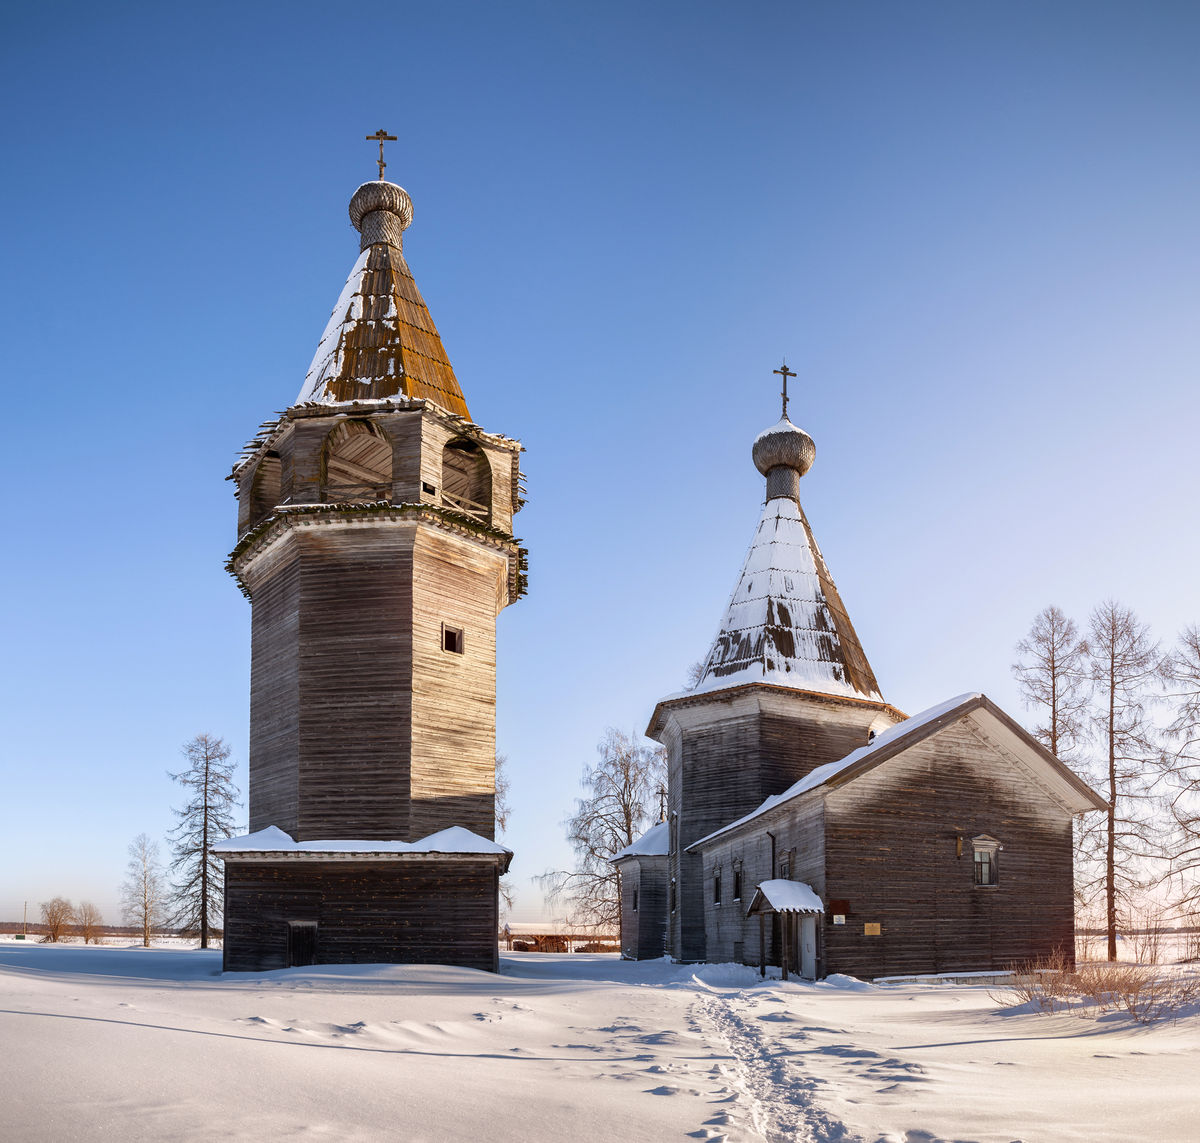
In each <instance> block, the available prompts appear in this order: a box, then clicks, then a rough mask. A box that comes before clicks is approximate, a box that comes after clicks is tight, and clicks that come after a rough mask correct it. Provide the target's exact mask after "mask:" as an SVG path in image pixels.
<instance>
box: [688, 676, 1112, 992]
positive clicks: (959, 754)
mask: <svg viewBox="0 0 1200 1143" xmlns="http://www.w3.org/2000/svg"><path fill="white" fill-rule="evenodd" d="M983 704H986V705H983ZM1013 729H1014V727H1013V724H1011V721H1010V720H1007V716H1005V715H1003V713H1002V712H999V711H997V710H996V708H994V707H992V705H991V704H990V703H987V700H982V702H981V703H980V704H976V705H975V707H974V709H973V710H970V711H967V712H966V713H963V714H960V715H958V716H956V717H953V718H951V719H950V720H949V721H943V722H940V723H937V724H935V725H933V726H931V727H930V728H928V732H927V733H923V734H921V735H913V736H911V737H912V740H911V741H910V742H909V743H907V744H905V745H902V747H901V748H899V749H898V750H896V751H895V752H892V753H890V754H887V755H886V756H885V757H883V758H882V760H879V761H877V762H873V763H872V764H871V765H870V766H866V765H864V766H863V767H860V768H859V769H858V770H857V771H854V772H851V771H848V772H847V773H846V775H844V776H841V775H839V776H838V778H837V779H835V780H834V781H833V782H830V783H828V784H826V785H823V786H819V787H817V788H815V789H813V790H811V791H809V792H808V793H805V794H802V795H800V796H798V797H796V798H793V799H791V800H789V801H786V802H783V803H780V804H779V805H777V806H775V807H774V808H772V809H769V810H767V811H765V812H763V813H762V814H759V815H756V816H755V817H754V818H752V819H751V820H750V821H748V822H746V823H743V824H741V825H739V826H736V827H734V828H731V829H728V830H725V831H723V832H722V833H720V834H718V835H717V836H716V837H714V838H711V839H709V840H706V841H704V842H702V843H701V844H700V845H698V846H697V847H696V849H697V851H698V852H699V854H700V855H701V856H702V859H703V876H704V879H705V883H706V884H710V883H711V881H712V878H713V876H714V875H715V874H716V873H717V872H718V871H721V872H722V874H723V876H728V873H725V872H724V871H726V870H728V869H731V868H732V867H733V865H734V863H735V862H740V863H741V866H742V871H743V872H742V876H743V884H744V885H749V884H756V883H757V882H758V881H761V880H763V879H765V876H766V874H767V871H768V870H770V868H771V857H770V854H771V847H772V841H771V837H770V835H771V834H774V837H775V840H774V847H775V852H776V863H775V869H774V871H773V875H774V876H779V875H780V865H781V863H782V859H783V858H784V857H786V859H787V862H788V870H789V872H788V874H787V876H789V877H790V878H792V879H793V880H797V881H804V882H807V883H808V884H809V885H811V886H812V887H813V889H814V890H815V891H816V892H817V893H818V895H819V896H820V897H821V898H822V899H823V900H824V901H825V904H826V915H825V918H824V921H823V922H822V924H823V935H822V940H821V942H820V946H821V950H822V951H821V963H820V966H819V974H822V975H823V974H825V973H828V972H842V973H847V974H850V975H853V976H859V977H866V978H871V977H876V976H887V975H896V974H903V973H931V972H970V971H983V970H1002V969H1004V968H1005V967H1007V966H1008V965H1010V964H1011V963H1013V962H1015V961H1019V960H1025V959H1029V958H1032V957H1037V956H1044V955H1049V954H1050V953H1052V952H1058V951H1061V952H1062V953H1063V954H1064V955H1066V956H1067V957H1068V959H1070V958H1072V957H1073V950H1074V898H1073V877H1072V846H1071V827H1072V819H1073V816H1074V814H1075V813H1077V812H1080V811H1081V810H1082V809H1084V808H1096V806H1097V804H1098V803H1099V799H1098V798H1097V797H1096V795H1095V794H1093V793H1091V791H1088V790H1087V788H1086V787H1085V786H1083V784H1082V783H1080V782H1078V779H1074V778H1073V776H1071V775H1069V773H1066V772H1064V771H1065V768H1063V767H1061V764H1060V763H1057V761H1056V760H1050V761H1051V762H1053V767H1051V766H1050V765H1049V764H1048V763H1047V759H1048V756H1046V755H1045V752H1044V751H1042V750H1041V748H1040V746H1038V744H1037V743H1036V742H1033V741H1032V740H1030V739H1028V736H1027V735H1024V732H1023V731H1019V728H1016V729H1017V734H1013V733H1012V730H1013ZM885 753H886V752H885ZM852 769H853V768H852ZM980 834H987V835H990V836H992V837H995V838H996V839H998V841H999V842H1000V845H1001V846H1002V847H1003V848H1002V852H1001V853H1000V855H999V880H998V882H997V884H996V885H995V886H994V887H992V886H976V885H975V884H974V878H973V870H972V862H971V847H970V844H969V839H970V838H971V837H974V836H977V835H980ZM959 838H962V839H964V842H966V844H965V845H963V846H962V847H961V848H960V846H959V844H958V839H959ZM960 854H961V855H960ZM747 879H757V880H750V881H748V880H747ZM838 916H844V918H845V923H844V924H839V923H837V922H836V918H837V917H838ZM867 926H878V935H874V932H873V930H872V931H870V932H869V931H868V929H867ZM739 930H740V940H741V942H742V947H743V950H744V954H743V959H745V960H746V961H747V962H749V963H755V962H756V961H757V957H758V955H759V948H758V944H757V942H758V923H757V919H755V918H746V917H745V916H744V915H741V916H740V917H739V916H738V915H737V914H734V913H733V912H728V913H726V912H724V907H722V911H721V912H720V915H717V910H716V909H715V908H713V907H712V906H711V904H710V906H709V915H708V916H706V932H707V934H708V938H709V943H708V947H707V949H706V955H707V957H708V959H726V958H728V957H729V956H730V955H731V952H732V950H733V948H734V946H735V945H736V944H737V942H738V940H739ZM768 939H769V938H768ZM777 957H778V950H777V949H775V948H768V949H767V960H768V962H774V961H776V960H777Z"/></svg>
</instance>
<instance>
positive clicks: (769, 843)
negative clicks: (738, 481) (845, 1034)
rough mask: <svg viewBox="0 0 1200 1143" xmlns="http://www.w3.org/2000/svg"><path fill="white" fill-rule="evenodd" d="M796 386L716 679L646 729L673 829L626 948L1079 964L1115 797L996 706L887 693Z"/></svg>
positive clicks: (633, 905)
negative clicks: (824, 517)
mask: <svg viewBox="0 0 1200 1143" xmlns="http://www.w3.org/2000/svg"><path fill="white" fill-rule="evenodd" d="M776 372H781V371H779V370H777V371H776ZM782 372H783V373H784V385H785V396H784V413H783V418H782V419H781V420H780V421H779V422H778V423H777V424H775V425H773V426H772V427H771V428H769V429H767V430H766V431H765V432H763V433H761V434H760V435H759V437H758V438H757V439H756V440H755V442H754V448H753V459H754V463H755V465H756V466H757V468H758V470H759V472H761V473H762V474H763V475H764V476H765V477H766V498H765V504H764V507H763V510H762V515H761V518H760V520H759V523H758V527H757V530H756V532H755V535H754V540H753V542H752V544H751V546H750V551H749V554H748V555H747V557H746V561H745V564H744V565H743V567H742V571H741V574H740V575H739V577H738V580H737V583H736V586H735V587H734V590H733V595H732V596H731V597H730V601H729V606H728V608H727V609H726V612H725V616H724V619H723V621H722V623H721V627H720V630H719V632H718V634H717V637H716V640H715V642H714V643H713V646H712V649H711V650H710V652H709V654H708V658H707V661H706V662H705V664H704V668H703V671H702V673H701V676H700V679H699V681H698V682H697V683H696V685H695V686H694V687H693V688H692V689H691V690H689V691H686V692H684V693H683V694H679V695H674V696H672V697H670V698H666V699H663V700H662V701H661V702H660V703H659V704H658V705H657V707H656V708H655V710H654V714H653V717H652V718H651V720H650V725H649V728H648V729H647V734H648V735H649V736H650V737H651V738H654V739H656V740H657V741H659V742H661V743H663V744H664V745H665V746H666V748H667V754H668V802H667V820H666V821H665V822H662V823H660V824H659V825H656V826H654V827H653V828H652V829H650V830H649V831H648V832H647V833H646V834H645V835H643V837H641V838H640V839H638V841H636V842H634V844H633V845H631V846H629V847H628V848H626V849H624V850H622V851H621V852H620V853H618V854H616V855H615V857H614V861H615V862H616V865H617V868H618V870H619V872H620V878H621V904H622V911H621V945H622V950H623V954H624V955H625V956H626V957H632V958H647V957H658V956H662V955H663V954H664V953H668V954H670V955H671V956H673V957H674V958H676V959H677V960H681V961H705V960H706V961H715V962H724V961H741V962H744V963H747V964H755V965H762V966H765V965H767V964H772V965H781V966H782V967H783V970H784V973H785V974H787V973H789V972H792V973H797V974H799V975H801V976H804V977H809V978H815V977H823V976H825V975H828V974H829V973H835V972H836V973H847V974H850V975H853V976H858V977H866V978H874V977H879V976H887V975H895V974H908V973H933V972H970V971H986V970H1000V969H1003V968H1005V967H1006V966H1008V965H1010V964H1012V963H1013V962H1014V961H1019V960H1025V959H1028V958H1031V957H1035V956H1041V955H1047V954H1050V953H1052V952H1056V951H1061V952H1063V953H1064V954H1065V955H1066V956H1067V957H1068V958H1071V959H1073V957H1074V894H1073V875H1072V839H1071V834H1072V823H1073V820H1074V818H1075V816H1076V815H1078V814H1081V813H1085V812H1088V811H1090V810H1100V809H1104V808H1105V802H1104V801H1103V800H1102V799H1101V798H1100V797H1099V796H1098V795H1097V794H1096V793H1095V792H1094V791H1092V790H1091V789H1090V788H1089V787H1088V786H1087V785H1085V784H1084V783H1083V782H1082V781H1081V780H1080V779H1079V778H1078V777H1077V776H1076V775H1075V774H1074V773H1072V771H1071V770H1070V769H1068V768H1067V767H1066V766H1064V765H1063V764H1062V763H1061V762H1060V761H1059V760H1058V759H1057V758H1055V757H1054V756H1053V755H1051V754H1049V753H1048V752H1047V751H1046V750H1045V749H1044V748H1043V747H1042V746H1041V744H1040V743H1038V742H1037V740H1036V739H1034V738H1033V737H1032V736H1031V735H1029V734H1028V733H1026V731H1024V730H1023V729H1022V728H1021V727H1020V726H1018V725H1017V723H1016V722H1015V721H1014V720H1013V719H1011V718H1010V717H1009V716H1008V715H1007V714H1005V713H1004V712H1003V711H1002V710H1000V709H999V708H998V707H997V706H996V705H995V704H994V703H992V702H991V701H989V700H988V699H987V698H986V697H985V696H983V695H981V694H967V695H962V696H960V697H959V698H955V699H951V700H950V701H949V702H945V703H942V704H940V705H938V706H935V707H933V708H932V709H930V710H927V711H925V712H924V713H922V714H919V715H915V716H914V717H912V718H906V717H905V715H904V714H903V713H902V712H900V711H899V710H897V709H896V708H895V707H893V706H891V705H889V704H888V703H887V702H885V701H884V699H883V697H882V695H881V693H880V690H879V685H878V683H877V682H876V680H875V675H874V673H873V672H872V670H871V666H870V663H869V662H868V661H867V657H866V655H865V653H864V652H863V649H862V645H861V644H860V642H859V639H858V636H857V635H856V634H855V631H854V627H853V625H852V624H851V622H850V617H849V615H848V614H847V612H846V608H845V605H844V604H843V602H842V599H841V596H840V595H839V594H838V591H837V588H836V587H835V586H834V582H833V579H832V577H831V576H830V574H829V569H828V568H827V567H826V565H825V561H824V559H823V558H822V556H821V551H820V549H819V548H818V547H817V543H816V541H815V540H814V538H813V534H812V529H811V528H810V527H809V523H808V520H807V518H806V517H805V514H804V510H803V509H802V508H801V506H800V479H801V477H803V476H804V474H805V473H806V472H807V471H808V470H809V468H811V466H812V463H813V459H814V457H815V453H816V449H815V446H814V444H813V441H812V439H811V437H809V435H808V434H807V433H805V432H804V431H803V430H801V429H799V428H797V427H796V426H795V425H794V424H792V422H791V421H790V420H789V419H788V416H787V397H786V383H787V376H788V374H787V372H786V366H785V367H784V370H783V371H782Z"/></svg>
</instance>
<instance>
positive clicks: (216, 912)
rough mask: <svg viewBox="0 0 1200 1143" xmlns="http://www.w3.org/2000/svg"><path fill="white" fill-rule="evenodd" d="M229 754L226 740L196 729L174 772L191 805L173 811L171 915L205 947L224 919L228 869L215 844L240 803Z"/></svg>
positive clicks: (229, 829) (230, 828)
mask: <svg viewBox="0 0 1200 1143" xmlns="http://www.w3.org/2000/svg"><path fill="white" fill-rule="evenodd" d="M230 753H231V751H230V749H229V747H228V746H227V745H226V744H225V742H224V740H222V739H220V738H216V737H214V736H213V735H211V734H197V735H196V737H195V738H193V739H192V740H191V741H190V742H188V743H187V744H186V745H185V746H184V747H183V756H184V758H185V759H186V760H187V766H186V768H185V769H183V770H180V771H179V772H178V773H171V775H170V776H171V777H172V778H174V779H175V781H176V782H178V783H179V784H180V785H181V786H183V787H184V789H186V790H187V791H188V801H187V804H186V805H185V806H183V807H182V809H177V810H175V816H176V817H177V818H178V819H179V820H178V822H177V823H176V826H175V828H174V829H173V830H172V831H171V835H170V836H171V851H172V856H173V866H174V868H173V873H174V884H173V888H172V894H171V897H172V903H173V916H174V920H175V923H176V924H178V925H179V926H180V928H182V929H183V930H184V931H185V932H190V933H198V934H199V936H200V947H201V948H202V949H206V948H208V941H209V932H210V930H211V929H212V927H213V926H214V924H216V923H217V922H219V921H220V919H221V908H222V901H223V897H224V888H225V880H224V868H223V867H222V865H221V862H220V861H219V860H218V859H217V858H216V857H215V856H214V855H213V853H212V849H211V847H212V844H213V843H214V842H217V841H220V840H222V839H223V838H226V837H231V836H232V835H233V833H234V830H235V823H234V818H233V809H234V807H235V806H237V805H240V803H239V802H238V790H237V786H236V785H234V781H233V771H234V763H233V762H232V761H230Z"/></svg>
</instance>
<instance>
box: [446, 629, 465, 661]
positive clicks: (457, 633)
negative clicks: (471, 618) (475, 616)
mask: <svg viewBox="0 0 1200 1143" xmlns="http://www.w3.org/2000/svg"><path fill="white" fill-rule="evenodd" d="M442 650H443V651H449V652H450V653H451V654H453V655H461V654H462V653H463V629H462V628H461V627H451V626H450V624H449V623H443V624H442Z"/></svg>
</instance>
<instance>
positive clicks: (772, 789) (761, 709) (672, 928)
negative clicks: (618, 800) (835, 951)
mask: <svg viewBox="0 0 1200 1143" xmlns="http://www.w3.org/2000/svg"><path fill="white" fill-rule="evenodd" d="M893 721H894V720H893V718H892V717H891V716H890V715H887V714H884V713H882V712H881V708H880V707H878V706H874V705H870V704H864V703H852V702H843V701H841V700H839V699H836V698H823V697H816V696H809V695H804V694H799V693H795V694H789V693H781V692H779V691H777V690H773V689H772V690H767V689H763V690H758V691H751V692H731V693H729V694H722V693H720V692H718V693H715V694H714V695H712V696H711V698H709V699H708V700H707V701H698V702H692V703H689V704H688V705H687V706H682V707H680V708H679V709H678V710H677V711H675V712H672V713H671V714H670V715H669V716H668V719H667V729H666V730H665V732H664V734H663V738H664V741H665V742H666V745H667V748H668V803H669V808H670V810H671V811H672V812H674V813H675V814H677V815H678V818H677V822H678V826H677V836H678V841H677V844H678V850H679V852H677V853H676V852H673V853H672V854H671V861H670V876H671V877H674V878H675V879H676V884H677V899H678V907H677V910H676V912H675V914H674V915H673V916H672V917H671V918H670V920H669V929H668V947H669V948H670V950H671V953H672V955H674V956H675V957H677V958H679V959H680V960H702V959H704V958H705V957H706V956H707V955H709V954H708V953H707V951H706V938H705V931H706V930H705V925H706V909H707V906H708V904H709V903H710V902H708V901H707V899H706V891H705V888H704V874H703V869H702V866H701V863H700V859H699V857H698V856H697V855H694V854H688V853H685V852H683V851H684V850H686V849H687V847H688V846H689V845H691V844H692V843H693V842H695V841H698V840H699V839H700V838H702V837H705V836H707V835H708V834H710V833H714V832H715V831H716V830H718V829H720V828H721V827H722V826H726V825H728V824H729V823H730V822H731V821H735V820H736V819H737V818H739V817H742V816H744V815H745V814H748V813H750V812H751V811H752V810H755V809H757V808H758V807H759V806H760V805H761V804H762V803H763V801H764V800H765V799H766V798H768V797H770V796H772V795H774V794H780V793H782V792H783V791H784V790H786V789H787V788H788V787H789V786H791V785H792V784H793V783H794V782H797V781H798V780H799V779H800V778H802V777H803V776H804V775H805V774H807V773H808V772H809V771H810V770H813V769H815V768H816V767H817V766H823V765H825V764H826V763H827V762H833V761H836V760H837V759H839V758H843V757H845V755H847V754H849V753H850V752H851V751H852V750H855V749H857V748H858V747H860V746H864V745H866V743H867V735H868V732H869V729H870V727H871V726H872V724H878V725H880V726H887V725H891V724H892V722H893ZM755 926H756V927H757V921H756V922H755ZM756 931H757V928H756ZM755 939H756V940H757V937H756V938H755ZM726 943H729V942H726Z"/></svg>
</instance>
